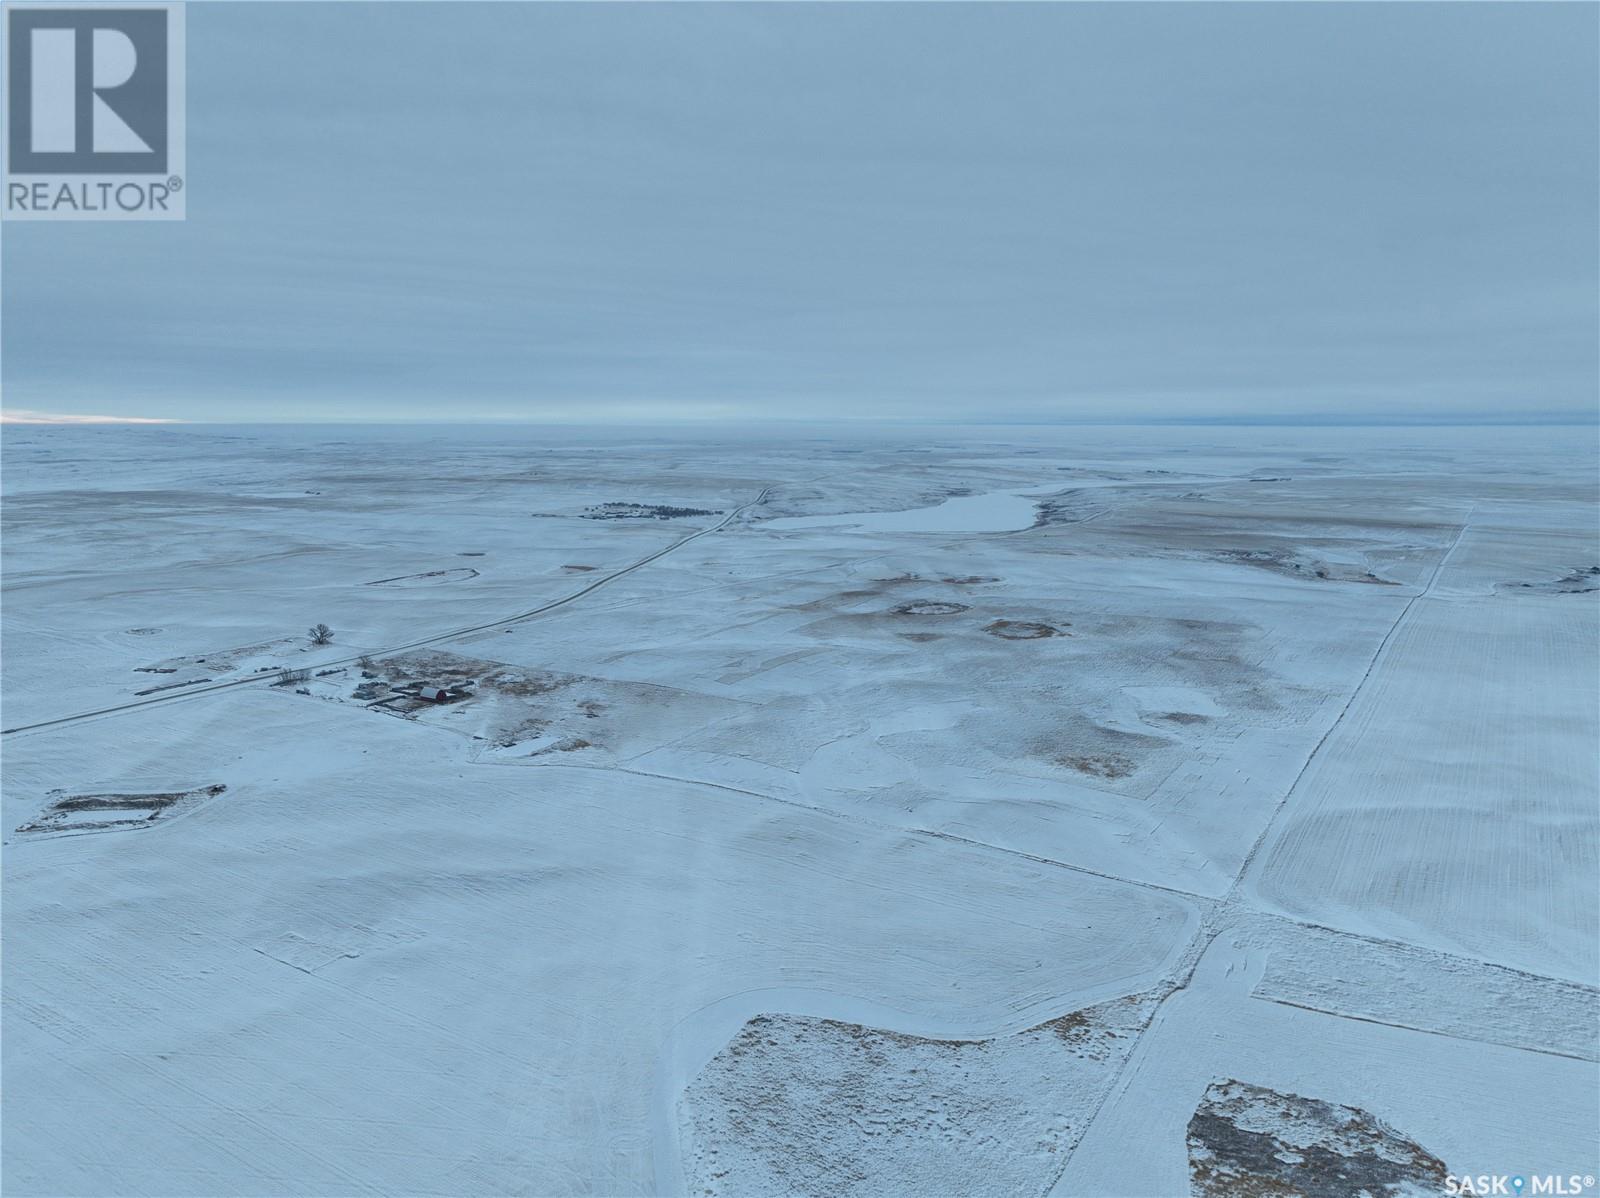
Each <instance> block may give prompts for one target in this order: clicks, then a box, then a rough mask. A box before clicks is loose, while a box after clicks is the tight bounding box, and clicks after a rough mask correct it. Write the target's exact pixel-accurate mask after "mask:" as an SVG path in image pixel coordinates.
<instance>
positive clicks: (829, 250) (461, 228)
mask: <svg viewBox="0 0 1600 1198" xmlns="http://www.w3.org/2000/svg"><path fill="white" fill-rule="evenodd" d="M1597 39H1600V7H1597V6H1596V5H1593V4H1506V5H1498V4H1176V5H1171V4H1159V5H1158V4H1133V5H1110V4H1059V5H1036V4H1019V5H965V4H952V5H934V4H904V5H900V4H894V5H889V4H875V5H864V4H862V5H796V6H789V5H730V4H707V5H668V6H657V7H641V6H635V5H629V4H615V5H568V4H556V5H514V4H492V5H432V4H426V5H425V4H383V5H379V4H347V5H334V4H259V5H258V4H227V5H224V4H195V5H191V6H190V7H189V10H188V41H189V49H188V70H189V82H188V89H189V100H188V127H189V150H188V182H189V192H188V212H189V218H188V220H187V222H185V223H182V224H178V223H172V224H162V223H144V224H133V223H114V224H112V223H107V224H82V223H74V224H68V223H61V224H43V223H22V224H9V225H7V226H6V228H5V230H4V249H3V254H4V262H3V265H4V322H5V323H4V356H3V374H4V384H5V406H6V407H7V408H8V409H31V410H39V411H46V412H64V413H85V412H94V413H109V414H115V415H133V416H143V417H176V418H184V419H196V420H260V419H283V420H306V419H391V420H405V419H415V418H425V419H470V418H498V419H503V418H514V419H530V420H548V419H559V420H591V419H593V420H647V421H663V420H673V419H678V418H705V417H736V418H745V417H778V418H794V417H828V418H836V417H855V416H861V417H884V418H891V419H900V418H907V419H918V420H945V419H956V420H962V419H965V420H982V419H1003V420H1046V421H1054V420H1105V419H1113V420H1114V419H1118V418H1130V417H1131V418H1141V419H1143V418H1151V417H1156V418H1178V419H1191V418H1218V417H1222V418H1226V417H1240V416H1243V417H1260V418H1268V419H1279V418H1282V419H1298V418H1349V419H1362V418H1367V417H1374V416H1376V417H1383V418H1395V417H1418V418H1468V419H1483V418H1489V419H1498V418H1504V417H1506V416H1529V417H1549V416H1551V415H1555V416H1567V417H1579V418H1586V417H1591V416H1592V415H1593V414H1594V412H1595V409H1596V374H1597V370H1600V362H1597V333H1596V328H1597V324H1600V312H1597V302H1596V290H1597V280H1596V264H1597V258H1600V245H1597V228H1600V203H1597V173H1600V166H1597V160H1596V153H1597V145H1600V130H1597V120H1596V89H1597V87H1600V77H1597V65H1596V57H1597Z"/></svg>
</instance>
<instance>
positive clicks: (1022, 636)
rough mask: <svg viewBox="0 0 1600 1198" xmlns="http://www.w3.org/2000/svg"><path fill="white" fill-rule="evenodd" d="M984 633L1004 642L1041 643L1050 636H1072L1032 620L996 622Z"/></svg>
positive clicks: (1052, 626)
mask: <svg viewBox="0 0 1600 1198" xmlns="http://www.w3.org/2000/svg"><path fill="white" fill-rule="evenodd" d="M984 631H985V632H987V633H988V634H989V635H990V636H997V637H999V638H1000V639H1001V640H1003V641H1040V640H1043V639H1044V638H1046V637H1050V636H1071V635H1072V634H1071V633H1070V632H1062V631H1061V630H1060V629H1059V628H1057V627H1055V626H1054V625H1052V624H1039V623H1036V622H1034V621H1032V620H996V621H994V623H992V624H989V625H986V626H985V627H984Z"/></svg>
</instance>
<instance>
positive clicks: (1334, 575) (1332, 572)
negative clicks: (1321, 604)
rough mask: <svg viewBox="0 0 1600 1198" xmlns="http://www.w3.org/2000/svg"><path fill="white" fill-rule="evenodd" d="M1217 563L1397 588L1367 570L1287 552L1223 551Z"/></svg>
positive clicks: (1391, 581) (1396, 584)
mask: <svg viewBox="0 0 1600 1198" xmlns="http://www.w3.org/2000/svg"><path fill="white" fill-rule="evenodd" d="M1216 557H1217V560H1218V561H1224V562H1237V563H1238V564H1240V565H1244V566H1255V567H1256V568H1257V569H1261V570H1271V571H1272V572H1273V573H1275V574H1283V575H1286V576H1288V577H1290V578H1316V579H1321V580H1323V581H1326V582H1364V583H1368V584H1373V585H1377V586H1386V587H1392V586H1398V585H1399V583H1397V582H1394V581H1393V580H1391V579H1388V578H1379V577H1378V576H1377V575H1376V574H1374V573H1373V572H1372V571H1371V570H1362V569H1360V568H1359V567H1357V566H1342V565H1338V564H1337V563H1334V562H1325V561H1321V560H1319V559H1317V558H1312V557H1307V556H1305V555H1304V554H1300V553H1296V552H1294V551H1292V550H1288V549H1224V550H1222V551H1221V552H1220V553H1218V554H1217V555H1216Z"/></svg>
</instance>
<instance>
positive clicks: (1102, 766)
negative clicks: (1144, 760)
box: [1056, 753, 1139, 778]
mask: <svg viewBox="0 0 1600 1198" xmlns="http://www.w3.org/2000/svg"><path fill="white" fill-rule="evenodd" d="M1056 761H1057V762H1058V763H1059V764H1061V765H1064V766H1066V767H1067V768H1068V769H1069V770H1077V771H1078V772H1079V773H1080V774H1088V775H1089V776H1090V777H1091V778H1126V777H1128V776H1129V775H1130V774H1132V773H1133V771H1134V770H1136V769H1138V768H1139V767H1138V763H1137V762H1135V761H1134V760H1133V758H1131V757H1125V756H1123V755H1122V754H1121V753H1069V754H1067V755H1066V756H1064V757H1058V758H1056Z"/></svg>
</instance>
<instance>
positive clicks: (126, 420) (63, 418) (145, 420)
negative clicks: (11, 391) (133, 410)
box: [0, 408, 183, 424]
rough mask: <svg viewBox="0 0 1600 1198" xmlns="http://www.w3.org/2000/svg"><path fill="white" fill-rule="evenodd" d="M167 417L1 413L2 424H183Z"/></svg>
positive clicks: (20, 410) (24, 410)
mask: <svg viewBox="0 0 1600 1198" xmlns="http://www.w3.org/2000/svg"><path fill="white" fill-rule="evenodd" d="M182 423H183V421H181V420H172V419H169V418H167V417H165V416H90V415H84V414H82V413H76V412H35V411H33V410H32V409H30V408H6V409H5V410H4V411H0V424H182Z"/></svg>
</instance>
